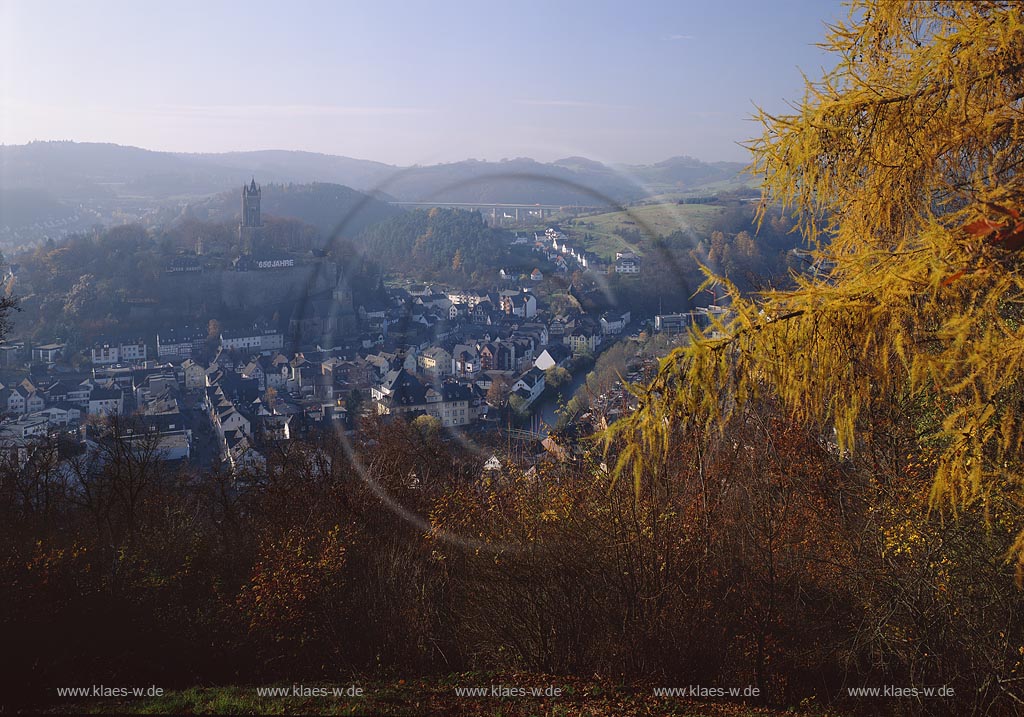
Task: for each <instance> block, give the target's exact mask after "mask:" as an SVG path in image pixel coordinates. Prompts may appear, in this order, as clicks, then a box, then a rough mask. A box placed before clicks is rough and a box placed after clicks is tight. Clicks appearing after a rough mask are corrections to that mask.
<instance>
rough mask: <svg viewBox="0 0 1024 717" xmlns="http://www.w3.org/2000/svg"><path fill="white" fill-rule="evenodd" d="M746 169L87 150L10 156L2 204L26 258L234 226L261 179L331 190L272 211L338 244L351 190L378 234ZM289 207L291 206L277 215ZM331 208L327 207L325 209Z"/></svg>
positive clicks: (35, 147)
mask: <svg viewBox="0 0 1024 717" xmlns="http://www.w3.org/2000/svg"><path fill="white" fill-rule="evenodd" d="M741 168H742V165H740V164H738V163H735V162H713V163H707V162H702V161H700V160H696V159H693V158H691V157H673V158H671V159H668V160H665V161H664V162H659V163H657V164H652V165H621V166H609V165H606V164H602V163H601V162H596V161H594V160H592V159H588V158H586V157H567V158H565V159H560V160H558V161H555V162H549V163H545V162H538V161H536V160H533V159H528V158H517V159H508V160H502V161H500V162H487V161H479V160H472V159H470V160H465V161H461V162H451V163H447V164H435V165H429V166H412V167H397V166H394V165H389V164H383V163H381V162H372V161H368V160H362V159H352V158H350V157H339V156H333V155H327V154H317V153H315V152H293V151H284V150H265V151H254V152H228V153H222V154H180V153H171V152H153V151H150V150H146V149H139V148H137V147H125V146H121V145H116V144H93V143H78V142H31V143H29V144H26V145H2V146H0V188H2V189H3V190H4V192H5V193H6V195H5V196H4V197H2V198H0V199H2V201H0V245H2V246H5V247H17V246H20V245H24V244H26V243H32V242H34V241H38V240H39V239H40V238H42V237H43V236H59V235H61V234H62V233H67V232H68V231H74V230H80V229H82V228H85V227H88V226H91V225H93V224H113V223H121V222H124V221H141V222H143V223H144V224H147V225H152V224H160V223H162V222H164V221H166V220H167V219H169V218H171V219H173V218H174V217H176V216H178V215H179V213H180V212H181V209H182V207H183V206H186V205H187V206H189V211H192V210H196V211H200V212H202V211H209V212H210V213H211V214H214V215H218V216H225V218H226V214H227V213H228V212H236V211H237V205H236V203H235V200H236V197H234V196H233V195H231V194H230V193H229V194H227V195H224V196H225V197H226V199H225V200H224V202H225V203H224V207H223V208H217V203H218V201H220V200H217V199H216V197H218V196H219V195H221V194H222V193H223V192H225V190H226V189H227V188H228V187H240V186H241V185H242V183H243V182H245V181H246V180H248V179H249V178H250V177H255V178H256V181H257V182H259V183H261V184H264V185H270V184H275V185H281V186H284V187H287V186H288V185H314V186H316V185H318V184H319V185H322V186H321V187H320V188H318V189H313V190H303V191H299V190H295V191H294V192H289V191H283V192H281V193H279V196H278V197H277V198H275V199H272V200H271V199H270V198H269V197H268V202H269V203H268V204H267V206H266V207H265V210H266V211H267V212H268V213H271V214H278V215H280V216H292V217H296V218H299V219H302V220H303V221H306V222H308V223H310V224H314V225H316V226H317V227H319V228H320V229H321V231H322V232H323V233H325V234H328V233H330V232H331V231H332V230H333V226H332V225H331V222H333V221H336V220H337V219H338V218H339V217H341V216H343V215H344V214H345V212H347V211H348V208H349V207H350V206H352V201H353V199H352V197H351V196H345V195H344V192H343V191H342V190H343V189H344V188H347V187H350V188H351V190H347V191H352V190H358V191H361V192H364V193H366V194H369V195H371V196H373V197H375V198H376V199H378V200H381V201H380V203H379V204H378V203H372V204H366V205H365V206H364V208H363V213H364V214H365V217H364V218H362V219H359V221H358V222H357V223H358V224H360V227H363V226H368V225H369V224H372V223H373V221H370V218H371V217H372V218H373V220H374V221H378V220H379V219H381V218H386V217H385V216H384V213H383V209H382V206H383V203H384V202H387V201H394V200H398V201H406V202H479V203H514V204H557V205H582V206H594V207H604V206H607V207H609V208H610V209H615V208H618V206H617V205H621V204H628V203H632V202H636V201H640V200H644V199H648V198H651V197H654V196H659V195H673V194H680V193H682V194H686V193H691V192H693V191H695V190H698V189H699V188H700V187H701V186H703V185H709V186H714V187H721V186H723V185H724V186H728V185H729V184H730V183H731V182H733V181H734V180H735V179H736V176H737V173H738V172H739V170H740V169H741ZM339 185H340V186H339ZM328 187H335V188H334V189H328ZM12 191H13V192H20V193H21V194H17V193H16V194H10V192H12ZM713 191H717V189H715V190H713ZM211 198H212V199H211ZM208 200H209V201H208ZM278 200H280V201H281V202H283V203H284V204H282V205H280V206H279V205H277V204H275V202H277V201H278ZM321 201H325V202H326V204H324V205H323V206H319V203H320V202H321ZM360 201H362V200H360ZM205 202H208V206H206V208H205V210H204V203H205ZM364 219H365V222H364ZM26 224H27V226H26ZM5 226H7V227H8V229H7V230H4V229H3V227H5ZM18 227H23V228H18Z"/></svg>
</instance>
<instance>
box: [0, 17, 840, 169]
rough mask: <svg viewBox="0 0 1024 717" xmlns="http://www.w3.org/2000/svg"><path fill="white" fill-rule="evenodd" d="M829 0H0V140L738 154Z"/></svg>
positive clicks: (396, 159)
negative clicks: (756, 112) (756, 110)
mask: <svg viewBox="0 0 1024 717" xmlns="http://www.w3.org/2000/svg"><path fill="white" fill-rule="evenodd" d="M845 16H846V8H845V7H843V6H841V5H840V4H839V2H838V1H837V0H772V1H766V0H721V1H719V2H714V1H713V0H712V1H708V0H660V1H658V2H626V1H624V0H623V1H622V2H592V1H591V2H588V1H583V2H575V1H573V2H567V1H559V0H548V1H547V2H532V1H525V2H524V1H522V0H516V1H515V2H510V3H502V4H499V3H480V2H441V1H437V2H429V3H428V2H419V1H415V0H407V1H406V2H381V1H379V0H364V1H363V2H280V1H277V0H275V1H272V2H262V1H260V2H247V3H240V2H239V3H235V2H232V3H228V2H186V1H184V0H174V1H173V2H163V3H159V2H148V1H146V2H139V1H137V0H136V1H134V2H117V3H114V2H103V1H102V0H94V1H92V2H75V3H58V2H38V1H36V0H25V1H24V2H10V1H8V0H0V59H2V62H0V65H2V68H0V73H2V75H0V142H3V143H7V144H20V143H23V142H27V141H30V140H33V139H74V140H78V141H104V142H117V143H119V144H132V145H137V146H141V147H146V148H150V149H161V150H175V151H197V152H210V151H227V150H246V149H271V148H275V149H304V150H310V151H316V152H327V153H331V154H344V155H348V156H352V157H359V158H364V159H376V160H380V161H384V162H390V163H400V164H408V163H416V162H419V163H431V162H436V161H453V160H458V159H464V158H467V157H476V158H479V159H500V158H502V157H516V156H532V157H535V158H537V159H541V160H551V159H555V158H558V157H564V156H567V155H577V154H578V155H585V156H588V157H592V158H594V159H600V160H604V161H609V162H637V163H646V162H654V161H659V160H661V159H665V158H667V157H669V156H672V155H678V154H689V155H692V156H695V157H698V158H700V159H704V160H714V159H734V160H735V159H741V160H742V159H745V158H746V157H745V153H744V151H743V150H742V149H741V148H739V147H738V146H737V145H736V144H735V143H736V142H738V141H740V140H743V139H746V138H749V137H750V136H752V135H755V134H757V127H756V125H755V124H754V123H752V122H750V121H749V119H748V118H749V116H750V114H751V112H752V110H753V103H755V102H756V103H758V104H761V105H763V106H765V107H767V108H769V109H774V110H779V109H782V108H783V107H784V106H785V105H784V100H793V99H798V98H799V97H800V96H801V94H802V90H801V88H802V84H801V78H800V72H799V70H800V69H803V70H804V71H806V72H807V73H808V74H809V75H812V76H816V75H818V74H820V69H821V66H822V65H823V64H826V63H830V62H831V60H830V58H828V57H827V56H825V55H824V54H823V53H822V52H821V51H820V50H819V49H818V48H816V47H814V45H813V44H814V43H815V42H818V41H820V40H821V39H822V38H823V36H824V32H825V31H824V25H823V23H824V21H825V20H834V19H838V18H842V17H845Z"/></svg>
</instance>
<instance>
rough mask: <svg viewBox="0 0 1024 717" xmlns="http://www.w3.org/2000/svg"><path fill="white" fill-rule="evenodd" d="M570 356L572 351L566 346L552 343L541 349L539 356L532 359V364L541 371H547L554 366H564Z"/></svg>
mask: <svg viewBox="0 0 1024 717" xmlns="http://www.w3.org/2000/svg"><path fill="white" fill-rule="evenodd" d="M570 358H572V351H571V350H570V349H569V347H568V346H565V345H564V344H554V345H552V346H548V347H547V348H546V349H544V350H543V351H541V352H540V356H538V357H537V358H536V359H535V360H534V362H533V365H534V366H536V367H537V368H539V369H540V370H541V371H547V370H548V369H549V368H552V367H554V366H564V365H565V364H566V362H568V360H569V359H570Z"/></svg>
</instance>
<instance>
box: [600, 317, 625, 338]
mask: <svg viewBox="0 0 1024 717" xmlns="http://www.w3.org/2000/svg"><path fill="white" fill-rule="evenodd" d="M629 320H630V313H629V312H628V311H607V312H605V313H604V315H603V316H601V333H602V334H604V335H605V336H610V335H613V334H621V333H622V332H623V331H624V330H625V328H626V326H627V325H628V324H629Z"/></svg>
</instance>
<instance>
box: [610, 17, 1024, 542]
mask: <svg viewBox="0 0 1024 717" xmlns="http://www.w3.org/2000/svg"><path fill="white" fill-rule="evenodd" d="M824 47H826V48H827V49H829V50H830V51H831V52H833V53H835V54H836V56H837V65H836V67H835V69H834V70H832V71H831V72H828V73H826V74H825V76H824V77H823V78H822V79H821V80H820V81H816V82H812V81H808V82H807V86H806V93H805V96H804V99H803V101H802V102H800V103H799V104H798V105H796V106H795V110H794V113H793V114H787V115H781V116H772V115H769V114H766V113H764V112H763V111H762V112H761V113H760V117H759V119H760V120H761V122H762V124H763V126H764V133H763V136H762V137H761V138H760V139H759V140H756V141H754V142H752V143H751V144H750V149H751V150H752V152H753V156H754V162H753V165H752V170H753V171H754V172H756V173H757V174H759V175H761V176H762V177H763V187H762V190H763V199H762V203H761V217H762V218H763V217H764V216H765V212H766V210H767V208H768V207H769V206H772V205H781V206H783V207H784V208H785V209H787V210H788V211H790V212H792V214H793V216H794V218H795V220H796V221H797V227H798V229H799V230H800V231H801V232H802V233H803V235H804V237H805V239H806V240H807V242H808V244H809V248H810V250H811V251H812V254H813V255H814V258H815V260H817V262H818V266H825V267H828V268H829V269H828V270H827V271H825V272H820V273H816V274H815V275H813V276H810V275H801V276H798V277H796V286H795V288H794V289H792V290H787V291H778V290H773V291H768V292H764V293H761V294H759V295H756V296H754V297H742V296H740V295H739V294H738V292H737V291H736V290H735V288H734V287H730V295H731V300H732V304H731V305H732V314H731V318H729V319H728V320H726V321H723V322H717V323H716V324H715V325H714V326H712V327H711V330H708V331H705V332H702V333H694V335H693V337H692V341H691V343H690V345H688V346H686V347H684V348H680V349H678V350H676V351H674V352H673V353H672V354H670V355H669V356H667V357H666V358H665V359H664V360H663V361H662V363H661V365H660V370H659V372H658V374H657V376H656V378H655V379H654V380H653V382H652V383H650V384H648V385H644V386H634V387H633V390H634V391H635V393H636V394H637V395H638V396H639V399H640V406H641V407H640V410H638V411H637V412H636V413H635V414H633V415H631V416H629V417H628V418H626V419H624V420H622V421H620V422H618V423H616V424H614V425H613V426H612V428H611V429H610V430H609V432H608V433H607V434H606V436H605V438H606V441H607V445H609V446H611V445H619V446H621V450H620V451H619V454H618V455H619V459H618V464H617V467H618V473H619V474H622V473H623V472H627V473H628V474H630V475H632V477H633V480H634V481H637V482H639V481H641V480H642V479H643V476H644V474H645V466H646V465H647V463H648V462H649V461H652V460H653V459H654V457H655V456H657V457H658V459H660V458H661V456H662V455H663V453H664V452H665V451H666V450H669V447H670V445H671V441H670V436H671V435H672V432H673V431H674V430H679V429H682V430H692V429H700V430H715V429H716V428H717V427H720V426H722V425H723V423H724V422H725V421H726V420H727V419H728V417H729V415H730V413H731V412H732V411H734V410H735V408H736V407H737V406H739V405H741V404H743V403H744V402H746V401H749V400H751V399H754V398H757V397H761V396H766V395H771V396H773V397H775V398H776V400H779V401H780V402H781V403H782V404H783V405H784V406H785V407H786V409H787V410H788V411H789V412H791V414H792V415H793V416H794V417H795V418H797V419H799V420H801V421H803V422H805V423H808V424H809V425H820V426H821V427H822V428H828V427H833V428H834V430H835V436H836V439H837V442H838V445H839V448H840V449H841V450H843V451H854V452H855V451H856V448H857V440H858V437H859V436H860V435H861V431H862V429H863V423H864V416H865V409H866V408H867V407H869V406H870V405H871V404H872V403H874V402H880V401H889V400H900V399H902V400H906V399H908V398H909V399H914V400H924V401H927V402H928V403H929V405H931V406H934V407H935V409H936V410H937V411H938V413H939V414H940V416H941V417H940V420H939V421H937V423H936V429H935V431H934V435H932V436H930V437H929V438H928V440H929V441H931V445H933V446H937V451H938V459H937V461H936V465H935V472H934V481H933V490H932V501H933V504H934V505H945V506H952V507H953V509H954V510H957V509H962V508H963V507H965V506H969V505H973V504H977V503H983V504H984V503H986V502H987V501H988V499H989V498H990V496H991V494H992V491H993V490H994V489H995V487H996V486H1006V485H1014V486H1017V487H1019V485H1020V479H1021V477H1022V476H1021V475H1020V460H1021V457H1022V444H1024V391H1022V390H1021V389H1022V387H1024V383H1022V381H1021V377H1022V376H1024V322H1022V317H1024V312H1022V308H1021V307H1022V305H1024V274H1022V272H1021V267H1022V258H1024V256H1022V254H1021V251H1022V247H1024V221H1022V220H1021V217H1020V214H1019V210H1020V209H1021V207H1024V201H1022V198H1024V174H1022V169H1024V105H1022V98H1024V4H1022V3H1019V2H969V3H968V2H910V1H905V0H855V1H854V2H853V3H852V4H851V8H850V16H849V19H848V20H847V21H845V22H843V23H839V24H837V25H835V26H833V27H831V28H830V32H829V34H828V36H827V40H826V41H825V43H824ZM712 279H713V280H714V281H716V282H719V283H722V284H725V283H726V282H724V281H723V280H722V279H720V278H716V277H711V276H710V273H709V281H710V280H712ZM1022 548H1024V540H1022V539H1018V544H1017V554H1018V555H1020V554H1022V552H1024V550H1022Z"/></svg>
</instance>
